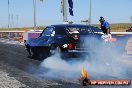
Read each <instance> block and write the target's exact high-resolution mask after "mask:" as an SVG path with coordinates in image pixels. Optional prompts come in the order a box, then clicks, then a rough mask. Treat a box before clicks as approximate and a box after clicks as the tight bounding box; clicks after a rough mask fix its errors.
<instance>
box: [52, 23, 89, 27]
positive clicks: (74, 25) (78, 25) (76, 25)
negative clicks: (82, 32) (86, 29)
mask: <svg viewBox="0 0 132 88" xmlns="http://www.w3.org/2000/svg"><path fill="white" fill-rule="evenodd" d="M51 26H55V27H57V26H65V27H66V26H68V27H69V26H73V27H81V26H88V25H84V24H56V25H51Z"/></svg>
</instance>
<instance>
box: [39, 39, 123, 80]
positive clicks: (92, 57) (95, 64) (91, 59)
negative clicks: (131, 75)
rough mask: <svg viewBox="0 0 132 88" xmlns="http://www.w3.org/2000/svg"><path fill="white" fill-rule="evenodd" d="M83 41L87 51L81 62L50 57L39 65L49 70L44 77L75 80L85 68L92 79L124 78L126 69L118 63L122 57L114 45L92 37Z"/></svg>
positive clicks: (55, 56)
mask: <svg viewBox="0 0 132 88" xmlns="http://www.w3.org/2000/svg"><path fill="white" fill-rule="evenodd" d="M83 39H84V41H85V45H86V48H88V49H89V53H88V54H87V55H86V57H82V58H80V59H82V60H81V61H80V60H74V61H72V60H71V61H65V60H63V59H61V58H60V57H59V56H57V55H54V56H51V57H49V58H47V59H46V60H44V61H43V62H42V63H41V65H40V66H41V67H45V68H48V69H49V70H48V71H47V72H46V73H44V76H46V77H50V78H54V79H77V78H78V77H80V76H81V72H80V71H81V69H82V67H85V69H86V70H87V71H88V72H89V76H90V77H92V78H96V79H106V78H107V79H108V78H109V79H111V78H125V70H126V69H125V67H123V66H122V65H121V64H120V63H119V61H120V60H121V56H122V55H121V54H120V53H118V48H116V46H115V44H114V43H104V42H101V41H99V40H98V39H96V38H92V37H90V39H89V38H88V37H87V38H83ZM88 39H89V40H88ZM120 45H121V44H120ZM68 59H69V58H68ZM73 59H74V58H73ZM75 59H76V58H75Z"/></svg>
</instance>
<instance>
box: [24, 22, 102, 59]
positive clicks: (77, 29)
mask: <svg viewBox="0 0 132 88" xmlns="http://www.w3.org/2000/svg"><path fill="white" fill-rule="evenodd" d="M99 32H101V30H100V29H99V28H97V27H94V26H88V25H80V24H60V25H51V26H48V27H46V28H45V29H44V30H43V32H42V33H41V34H40V36H39V37H38V38H36V39H30V40H28V42H27V44H26V46H28V49H27V50H28V52H29V53H31V56H32V58H37V59H39V60H43V59H45V58H46V57H48V56H51V55H54V54H55V53H59V54H60V55H61V57H71V56H74V55H81V54H82V53H85V52H86V48H85V47H84V46H83V42H84V41H83V39H82V38H85V37H87V36H100V35H99V34H98V33H99Z"/></svg>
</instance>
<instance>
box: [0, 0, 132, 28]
mask: <svg viewBox="0 0 132 88" xmlns="http://www.w3.org/2000/svg"><path fill="white" fill-rule="evenodd" d="M60 3H61V0H44V2H43V3H42V2H40V0H36V23H37V25H38V26H47V25H52V24H61V23H63V19H62V13H61V5H60ZM89 3H90V0H73V4H74V6H73V11H74V16H70V15H69V13H68V20H69V21H73V22H74V23H81V20H86V19H88V18H89ZM67 8H68V6H67ZM9 11H10V27H27V26H33V23H34V22H33V0H10V9H9ZM100 16H103V17H104V18H105V20H107V21H108V22H109V23H130V18H131V16H132V0H92V24H98V23H99V17H100ZM7 26H8V0H0V27H3V28H6V27H7Z"/></svg>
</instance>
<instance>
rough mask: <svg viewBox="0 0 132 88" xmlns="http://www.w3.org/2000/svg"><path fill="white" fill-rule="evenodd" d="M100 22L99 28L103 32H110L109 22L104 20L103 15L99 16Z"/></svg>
mask: <svg viewBox="0 0 132 88" xmlns="http://www.w3.org/2000/svg"><path fill="white" fill-rule="evenodd" d="M99 21H100V23H101V30H102V32H103V33H104V34H106V35H108V34H111V33H110V24H109V23H108V22H107V21H105V19H104V18H103V17H100V20H99Z"/></svg>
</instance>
